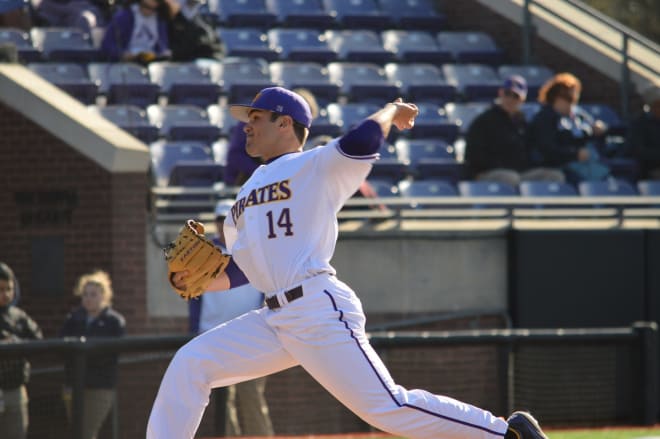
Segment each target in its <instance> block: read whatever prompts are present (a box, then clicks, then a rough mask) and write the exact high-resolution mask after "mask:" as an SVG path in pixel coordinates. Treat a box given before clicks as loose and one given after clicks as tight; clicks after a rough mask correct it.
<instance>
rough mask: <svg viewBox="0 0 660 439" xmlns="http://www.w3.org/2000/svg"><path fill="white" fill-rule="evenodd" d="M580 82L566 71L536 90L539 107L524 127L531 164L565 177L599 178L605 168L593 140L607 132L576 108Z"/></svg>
mask: <svg viewBox="0 0 660 439" xmlns="http://www.w3.org/2000/svg"><path fill="white" fill-rule="evenodd" d="M581 91H582V83H581V82H580V80H579V79H577V78H576V77H575V76H574V75H572V74H570V73H559V74H557V75H555V76H554V77H552V78H551V79H549V80H548V81H547V82H546V83H545V84H544V85H543V87H541V90H540V91H539V102H540V103H541V104H543V107H542V108H541V110H539V112H538V113H536V115H535V116H534V118H533V119H532V122H531V123H530V126H529V130H528V144H529V147H530V150H531V154H532V160H533V163H534V164H536V165H539V166H548V167H555V168H561V169H562V170H563V171H564V173H565V175H566V177H567V180H569V181H571V182H573V183H577V182H579V181H582V180H601V179H603V178H605V177H607V176H608V174H609V169H608V168H607V167H606V166H605V165H603V164H601V163H600V162H599V161H598V150H597V148H596V147H595V142H594V141H595V140H596V139H598V138H601V137H602V136H603V135H604V134H605V132H606V131H607V126H606V125H605V124H604V123H603V122H602V121H600V120H593V119H592V118H591V117H590V116H589V115H588V114H586V113H585V112H579V111H576V106H577V104H578V102H579V100H580V93H581Z"/></svg>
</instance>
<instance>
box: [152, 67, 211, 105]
mask: <svg viewBox="0 0 660 439" xmlns="http://www.w3.org/2000/svg"><path fill="white" fill-rule="evenodd" d="M149 76H150V77H151V81H152V82H153V83H155V84H158V85H159V86H160V90H161V93H163V94H165V95H166V96H167V100H168V103H169V104H181V105H197V106H199V107H206V106H207V105H211V104H213V103H216V102H217V101H218V98H219V97H220V86H219V85H218V84H217V83H215V82H213V80H212V79H211V76H210V72H209V69H207V68H204V67H201V66H199V65H196V64H195V63H171V62H153V63H151V64H149Z"/></svg>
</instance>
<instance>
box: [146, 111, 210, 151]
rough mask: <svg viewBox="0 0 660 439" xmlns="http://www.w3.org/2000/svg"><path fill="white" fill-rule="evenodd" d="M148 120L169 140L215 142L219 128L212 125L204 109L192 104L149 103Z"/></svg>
mask: <svg viewBox="0 0 660 439" xmlns="http://www.w3.org/2000/svg"><path fill="white" fill-rule="evenodd" d="M147 116H148V117H149V121H150V122H151V123H152V124H153V125H155V126H157V127H159V129H160V136H161V137H165V138H167V139H169V140H187V141H200V142H205V143H207V144H211V143H213V142H215V141H216V140H217V139H218V137H219V136H220V128H219V127H217V126H216V125H213V124H212V123H211V122H210V120H209V118H208V114H207V113H206V111H205V110H203V109H201V108H199V107H195V106H193V105H167V106H160V105H150V106H149V107H147Z"/></svg>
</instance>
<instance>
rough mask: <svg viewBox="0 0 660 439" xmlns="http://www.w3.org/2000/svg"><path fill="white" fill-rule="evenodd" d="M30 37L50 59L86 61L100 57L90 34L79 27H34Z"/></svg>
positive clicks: (36, 47) (47, 58)
mask: <svg viewBox="0 0 660 439" xmlns="http://www.w3.org/2000/svg"><path fill="white" fill-rule="evenodd" d="M30 37H31V39H32V44H33V45H34V47H35V49H37V50H38V51H39V52H41V53H42V56H43V58H44V59H46V60H48V61H58V62H83V63H86V62H93V61H98V58H99V51H98V50H97V49H95V48H94V47H93V46H92V40H91V37H90V36H89V34H87V33H85V32H83V31H82V30H79V29H75V28H57V27H48V28H41V27H34V28H32V29H31V30H30Z"/></svg>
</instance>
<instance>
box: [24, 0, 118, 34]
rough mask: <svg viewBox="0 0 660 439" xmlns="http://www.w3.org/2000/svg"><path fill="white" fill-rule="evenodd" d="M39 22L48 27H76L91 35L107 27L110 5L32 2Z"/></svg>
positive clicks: (86, 0) (88, 0) (81, 0)
mask: <svg viewBox="0 0 660 439" xmlns="http://www.w3.org/2000/svg"><path fill="white" fill-rule="evenodd" d="M32 9H33V11H34V14H35V18H36V20H37V21H42V22H44V23H45V25H47V26H53V27H75V28H78V29H81V30H84V31H85V32H87V33H91V31H92V29H94V28H96V27H102V26H105V23H106V21H107V20H106V18H107V16H108V14H109V13H110V4H109V3H105V2H102V1H101V0H99V1H95V0H32Z"/></svg>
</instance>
